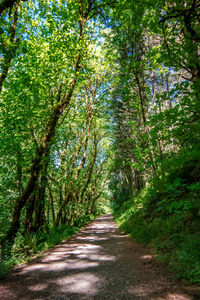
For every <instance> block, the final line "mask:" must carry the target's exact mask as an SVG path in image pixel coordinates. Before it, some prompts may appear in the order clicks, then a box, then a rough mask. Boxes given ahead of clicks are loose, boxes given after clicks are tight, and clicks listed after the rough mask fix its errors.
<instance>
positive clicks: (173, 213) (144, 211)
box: [113, 181, 200, 284]
mask: <svg viewBox="0 0 200 300" xmlns="http://www.w3.org/2000/svg"><path fill="white" fill-rule="evenodd" d="M197 188H199V183H197V184H193V185H190V186H182V185H181V182H180V181H176V182H174V184H172V185H171V186H168V187H167V188H166V189H163V191H162V193H161V192H158V191H155V189H153V188H151V187H149V188H148V189H144V190H143V191H141V192H140V194H138V195H137V196H135V197H133V198H132V199H130V200H128V201H125V202H124V203H120V202H118V203H114V205H113V211H114V217H115V219H116V221H117V223H118V224H119V227H120V229H121V230H122V231H123V232H125V233H128V234H130V236H132V237H133V238H134V239H135V240H136V241H138V242H140V243H142V244H145V245H149V246H151V248H153V249H154V251H155V254H156V255H157V257H158V258H159V259H160V260H162V261H163V262H165V263H166V264H168V266H169V267H170V269H171V270H173V271H175V273H176V274H177V277H178V278H184V279H187V280H189V281H190V282H191V283H198V284H200V220H199V207H198V204H196V203H197V201H195V200H196V199H195V198H197ZM190 191H192V192H193V193H190ZM198 196H199V194H198Z"/></svg>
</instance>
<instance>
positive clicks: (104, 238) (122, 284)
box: [0, 215, 200, 300]
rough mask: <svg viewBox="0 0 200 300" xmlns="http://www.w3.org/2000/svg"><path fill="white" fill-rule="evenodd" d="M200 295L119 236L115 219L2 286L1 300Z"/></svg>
mask: <svg viewBox="0 0 200 300" xmlns="http://www.w3.org/2000/svg"><path fill="white" fill-rule="evenodd" d="M198 294H199V291H198V289H197V288H195V287H191V286H189V285H186V284H184V283H181V282H178V283H177V282H176V281H175V280H174V278H173V275H172V274H170V273H168V272H167V270H166V268H165V267H164V266H163V265H162V264H161V263H159V262H157V261H156V260H155V259H154V257H153V256H152V255H151V253H149V251H148V250H147V249H146V248H144V247H142V246H141V245H139V244H137V243H135V242H134V241H132V240H131V239H130V238H129V237H128V236H126V235H124V234H122V233H120V232H119V230H118V227H117V225H116V224H115V222H114V220H113V218H112V216H111V215H104V216H101V217H99V218H98V219H96V220H95V221H93V222H92V223H91V224H89V225H88V226H86V227H85V228H84V229H83V230H82V231H81V232H79V233H78V234H76V235H74V236H73V237H72V238H71V239H70V240H68V241H65V242H62V243H61V244H59V245H57V246H56V247H55V248H54V249H51V250H49V251H47V252H46V254H45V256H44V257H42V258H40V259H36V260H33V261H31V262H29V263H28V264H26V265H24V266H22V267H18V268H16V269H15V270H14V271H12V272H11V273H10V275H9V276H8V277H7V278H6V279H4V280H1V281H0V299H1V300H15V299H19V300H28V299H35V300H36V299H37V300H42V299H49V300H50V299H59V300H61V299H65V300H67V299H77V300H78V299H108V300H109V299H114V300H117V299H133V300H134V299H141V300H151V299H152V300H161V299H162V300H174V299H176V300H191V299H194V300H197V299H200V297H199V296H198Z"/></svg>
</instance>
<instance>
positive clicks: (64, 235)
mask: <svg viewBox="0 0 200 300" xmlns="http://www.w3.org/2000/svg"><path fill="white" fill-rule="evenodd" d="M96 217H97V216H94V215H86V216H82V217H80V218H77V219H76V220H75V221H74V224H73V225H72V226H70V225H60V226H58V227H52V228H50V230H49V232H45V231H44V232H40V233H26V234H23V233H20V232H19V234H18V236H17V237H16V240H15V244H14V247H13V249H12V257H11V258H10V259H8V260H5V261H0V279H2V278H4V277H5V276H6V274H7V273H8V272H9V271H10V270H11V269H12V268H13V267H14V266H15V265H18V264H21V263H25V262H27V261H29V260H31V259H33V257H39V256H42V255H43V254H44V251H45V250H47V249H50V248H52V247H53V246H55V245H57V244H58V243H60V242H61V241H63V240H66V239H68V238H70V237H71V236H72V235H73V234H74V233H76V232H77V231H79V230H80V229H81V228H82V227H83V226H85V225H87V224H88V223H89V222H91V221H92V220H93V219H95V218H96Z"/></svg>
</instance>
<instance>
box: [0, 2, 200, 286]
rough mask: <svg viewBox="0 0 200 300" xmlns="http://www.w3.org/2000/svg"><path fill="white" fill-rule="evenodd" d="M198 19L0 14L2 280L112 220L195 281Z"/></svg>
mask: <svg viewBox="0 0 200 300" xmlns="http://www.w3.org/2000/svg"><path fill="white" fill-rule="evenodd" d="M199 20H200V1H198V0H186V1H180V0H175V1H172V0H169V1H164V0H154V1H153V0H146V1H140V0H135V1H128V0H116V1H115V0H114V1H112V0H96V1H95V0H68V1H66V0H65V1H64V0H53V1H48V0H43V1H40V0H39V1H31V0H30V1H13V0H12V1H8V0H2V1H1V2H0V128H1V131H0V145H1V146H0V239H1V269H2V271H1V273H2V274H3V273H4V271H6V270H7V269H8V268H9V266H11V265H13V263H17V262H18V261H20V260H22V259H26V258H27V257H29V256H30V255H32V253H35V252H37V251H39V250H44V249H47V248H48V247H50V246H52V245H53V244H55V243H57V242H59V241H60V240H61V239H62V238H66V237H67V236H69V235H70V234H72V233H73V232H75V231H76V230H77V229H78V228H80V227H81V226H83V225H84V224H85V223H86V222H88V221H89V220H91V219H92V218H94V217H95V216H96V215H99V214H101V213H104V212H107V211H108V209H112V211H113V213H114V216H115V218H116V221H117V222H118V223H119V225H120V228H121V229H122V230H123V231H125V232H127V233H130V234H131V235H132V236H133V237H134V238H135V239H136V240H138V241H139V242H142V243H144V244H148V245H150V246H151V247H152V249H153V251H154V252H155V253H156V254H157V255H158V256H159V257H160V259H162V260H163V261H165V262H166V263H168V264H169V266H171V268H173V269H175V270H176V272H177V274H178V275H179V276H180V277H184V278H186V279H189V280H190V281H191V282H194V283H195V282H200V252H199V248H200V201H199V196H200V172H199V171H200V22H199ZM109 203H111V208H109Z"/></svg>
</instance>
